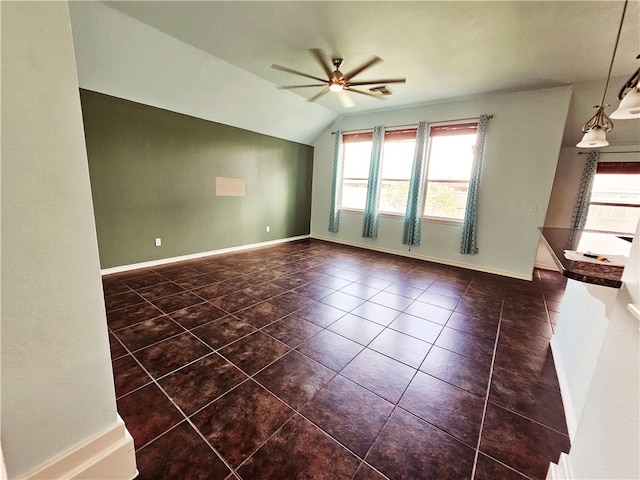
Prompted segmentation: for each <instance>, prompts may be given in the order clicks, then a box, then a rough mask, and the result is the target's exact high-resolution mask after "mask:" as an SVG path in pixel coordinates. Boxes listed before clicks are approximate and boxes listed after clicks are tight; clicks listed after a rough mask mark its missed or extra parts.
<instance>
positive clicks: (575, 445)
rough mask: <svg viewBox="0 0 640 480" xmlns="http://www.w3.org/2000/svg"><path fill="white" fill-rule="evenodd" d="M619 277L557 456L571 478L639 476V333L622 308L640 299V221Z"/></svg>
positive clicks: (635, 324) (628, 314)
mask: <svg viewBox="0 0 640 480" xmlns="http://www.w3.org/2000/svg"><path fill="white" fill-rule="evenodd" d="M622 280H623V286H622V288H621V289H619V290H618V291H617V292H616V296H615V299H614V301H613V303H612V305H611V307H610V312H609V313H608V315H607V317H608V320H609V321H608V326H607V330H606V334H605V336H604V339H603V341H602V348H601V349H600V352H599V355H598V357H597V363H596V365H595V368H594V370H593V376H592V378H591V382H590V386H589V390H588V393H587V395H586V399H585V401H584V407H583V409H582V415H581V416H580V419H579V423H578V425H577V431H576V433H575V436H574V438H573V441H572V446H571V451H570V452H569V455H568V456H566V457H565V458H562V459H561V463H563V464H565V465H566V464H568V466H569V470H570V471H571V472H572V475H571V478H576V479H578V478H579V479H605V478H607V479H608V478H611V479H613V478H615V479H623V478H624V479H637V478H640V415H639V410H640V348H639V345H640V342H639V336H640V332H638V326H639V324H638V320H637V319H635V318H634V317H633V315H632V314H631V313H630V312H629V311H628V310H627V305H628V304H629V303H635V304H638V303H640V225H639V226H638V229H637V230H636V234H635V239H634V241H633V244H632V246H631V253H630V255H629V260H628V262H627V266H626V267H625V270H624V274H623V276H622ZM565 301H566V297H565ZM583 320H584V321H585V322H588V321H589V320H590V318H588V317H584V318H583ZM582 328H584V326H583V327H582Z"/></svg>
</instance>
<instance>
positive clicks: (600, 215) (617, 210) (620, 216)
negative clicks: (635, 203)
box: [584, 205, 640, 234]
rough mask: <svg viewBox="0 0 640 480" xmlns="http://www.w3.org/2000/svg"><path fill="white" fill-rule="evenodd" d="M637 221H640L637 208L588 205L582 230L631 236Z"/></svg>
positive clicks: (639, 209) (639, 213) (639, 210)
mask: <svg viewBox="0 0 640 480" xmlns="http://www.w3.org/2000/svg"><path fill="white" fill-rule="evenodd" d="M638 219H640V208H638V207H614V206H610V205H589V214H588V215H587V223H586V224H585V227H584V228H586V229H587V230H604V231H607V232H619V233H631V234H633V233H635V231H636V225H638Z"/></svg>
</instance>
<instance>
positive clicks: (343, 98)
mask: <svg viewBox="0 0 640 480" xmlns="http://www.w3.org/2000/svg"><path fill="white" fill-rule="evenodd" d="M336 94H337V95H338V99H339V100H340V103H342V106H343V107H345V108H351V107H353V106H355V103H353V100H351V97H349V95H347V92H345V91H344V90H340V91H339V92H336Z"/></svg>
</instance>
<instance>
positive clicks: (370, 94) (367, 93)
mask: <svg viewBox="0 0 640 480" xmlns="http://www.w3.org/2000/svg"><path fill="white" fill-rule="evenodd" d="M345 90H347V91H348V92H353V93H359V94H360V95H366V96H367V97H373V98H377V99H378V100H386V98H384V97H383V96H382V95H380V94H376V93H371V92H367V91H366V90H358V89H357V88H348V87H347V88H346V89H345Z"/></svg>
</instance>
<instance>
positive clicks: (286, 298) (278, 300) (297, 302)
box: [269, 292, 314, 313]
mask: <svg viewBox="0 0 640 480" xmlns="http://www.w3.org/2000/svg"><path fill="white" fill-rule="evenodd" d="M269 302H270V303H272V304H273V305H275V306H276V307H278V308H281V309H282V310H285V311H287V312H289V313H291V312H295V311H296V310H300V309H301V308H303V307H306V306H307V305H309V304H311V303H313V302H314V300H312V299H310V298H309V297H305V296H303V295H299V294H297V293H294V292H285V293H283V294H281V295H278V296H277V297H273V298H271V299H270V300H269Z"/></svg>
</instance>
